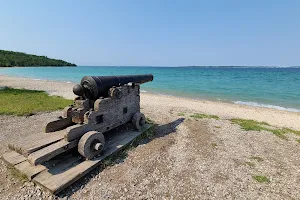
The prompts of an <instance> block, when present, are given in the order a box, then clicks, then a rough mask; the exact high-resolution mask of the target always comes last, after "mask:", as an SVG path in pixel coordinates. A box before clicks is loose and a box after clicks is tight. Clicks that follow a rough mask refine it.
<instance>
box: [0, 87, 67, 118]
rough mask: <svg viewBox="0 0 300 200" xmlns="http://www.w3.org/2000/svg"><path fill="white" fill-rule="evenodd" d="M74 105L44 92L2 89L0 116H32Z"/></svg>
mask: <svg viewBox="0 0 300 200" xmlns="http://www.w3.org/2000/svg"><path fill="white" fill-rule="evenodd" d="M70 104H72V100H67V99H64V98H62V97H58V96H49V95H48V94H47V93H46V92H44V91H39V90H25V89H13V88H4V89H0V115H18V116H22V115H32V114H34V113H36V112H42V111H54V110H60V109H63V108H64V107H66V106H68V105H70Z"/></svg>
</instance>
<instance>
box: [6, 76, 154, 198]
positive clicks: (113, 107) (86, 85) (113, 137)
mask: <svg viewBox="0 0 300 200" xmlns="http://www.w3.org/2000/svg"><path fill="white" fill-rule="evenodd" d="M152 80H153V75H151V74H148V75H131V76H85V77H83V78H82V80H81V83H80V84H79V85H75V86H74V88H73V92H74V94H76V95H77V96H78V97H76V98H75V100H74V103H73V105H71V106H68V107H66V108H65V109H64V111H63V116H61V117H59V118H58V119H57V120H54V121H51V122H49V123H48V124H47V125H46V128H45V132H46V133H42V134H40V135H39V136H38V137H35V138H25V139H24V140H23V141H19V142H16V143H13V144H9V148H10V149H11V150H12V151H10V152H7V153H5V154H4V155H3V156H2V158H3V159H4V161H6V162H7V163H8V164H9V165H12V166H14V167H15V169H17V170H18V171H20V172H21V173H23V174H25V175H26V176H27V177H28V178H29V179H32V180H33V181H34V182H36V183H37V184H40V185H42V186H43V187H45V188H47V189H49V190H50V191H51V192H52V193H57V192H59V191H61V190H62V189H64V188H65V187H67V186H68V185H70V184H72V183H73V182H75V181H76V180H77V179H79V178H80V177H82V176H83V175H85V174H86V173H88V172H89V171H91V170H92V169H93V168H95V167H96V166H98V165H99V164H100V162H101V161H102V160H103V159H104V158H105V157H107V156H109V155H111V154H112V153H114V152H116V151H118V150H120V149H121V148H122V147H124V146H125V145H126V144H128V143H129V142H131V141H132V140H133V139H135V138H136V137H137V136H139V135H140V134H141V133H142V132H143V131H145V130H147V129H148V128H149V125H147V124H146V120H145V116H144V114H142V113H141V112H140V84H142V83H145V82H149V81H152ZM128 122H131V123H132V126H133V128H134V129H135V131H133V130H125V131H115V132H114V131H113V130H115V128H117V127H119V126H121V125H124V124H127V123H128ZM106 133H111V134H108V135H105V134H106ZM76 147H77V150H78V152H79V154H80V155H81V156H79V155H78V154H77V155H75V156H74V155H73V154H71V153H68V152H70V150H71V149H72V150H73V149H74V148H76Z"/></svg>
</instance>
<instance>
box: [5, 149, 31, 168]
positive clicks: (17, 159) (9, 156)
mask: <svg viewBox="0 0 300 200" xmlns="http://www.w3.org/2000/svg"><path fill="white" fill-rule="evenodd" d="M2 159H3V160H4V161H5V162H6V163H7V164H9V165H16V164H19V163H21V162H23V161H25V160H26V157H24V156H23V155H21V154H19V153H17V152H15V151H11V152H7V153H5V154H3V156H2Z"/></svg>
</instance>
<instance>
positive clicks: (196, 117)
mask: <svg viewBox="0 0 300 200" xmlns="http://www.w3.org/2000/svg"><path fill="white" fill-rule="evenodd" d="M190 117H193V118H195V119H204V118H206V119H220V118H219V117H218V116H216V115H207V114H203V113H195V114H193V115H190Z"/></svg>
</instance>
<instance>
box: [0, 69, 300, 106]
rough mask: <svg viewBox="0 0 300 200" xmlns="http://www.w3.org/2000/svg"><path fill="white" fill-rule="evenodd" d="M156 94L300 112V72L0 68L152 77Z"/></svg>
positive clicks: (54, 74) (38, 73) (43, 75)
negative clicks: (148, 75)
mask: <svg viewBox="0 0 300 200" xmlns="http://www.w3.org/2000/svg"><path fill="white" fill-rule="evenodd" d="M148 73H151V74H153V75H154V81H153V82H151V83H146V84H143V85H142V90H143V92H155V93H160V94H168V95H174V96H184V97H190V98H197V99H208V100H215V101H227V102H228V101H230V102H233V103H237V104H247V105H251V106H262V107H271V108H276V109H282V110H290V111H295V112H300V68H257V67H255V68H238V67H208V68H193V67H89V66H79V67H76V68H69V67H46V68H42V67H40V68H35V67H26V68H0V74H2V75H3V74H5V75H9V76H22V77H29V78H33V79H47V80H58V81H70V82H74V83H78V82H79V81H80V80H81V78H82V77H83V76H87V75H93V76H97V75H98V76H104V75H128V74H148Z"/></svg>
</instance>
